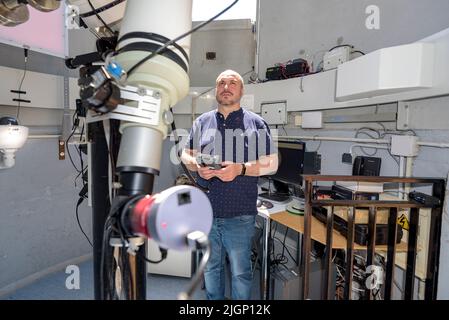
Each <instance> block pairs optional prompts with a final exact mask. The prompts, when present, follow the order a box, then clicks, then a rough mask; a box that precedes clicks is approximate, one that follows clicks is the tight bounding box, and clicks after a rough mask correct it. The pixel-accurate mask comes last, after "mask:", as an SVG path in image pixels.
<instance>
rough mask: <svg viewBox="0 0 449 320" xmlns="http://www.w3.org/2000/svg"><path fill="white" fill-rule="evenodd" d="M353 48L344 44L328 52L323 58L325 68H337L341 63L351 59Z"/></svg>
mask: <svg viewBox="0 0 449 320" xmlns="http://www.w3.org/2000/svg"><path fill="white" fill-rule="evenodd" d="M351 50H352V48H351V47H350V46H344V47H338V48H335V49H334V50H331V51H329V52H326V54H325V55H324V58H323V70H330V69H335V68H337V67H338V66H339V65H340V64H342V63H345V62H347V61H349V59H350V57H351Z"/></svg>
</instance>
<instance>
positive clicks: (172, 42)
mask: <svg viewBox="0 0 449 320" xmlns="http://www.w3.org/2000/svg"><path fill="white" fill-rule="evenodd" d="M237 2H239V0H235V1H234V2H233V3H231V4H230V5H229V6H228V7H226V8H225V9H224V10H222V11H221V12H219V13H218V14H216V15H215V16H213V17H212V18H210V19H209V20H206V21H204V22H202V23H200V24H199V25H197V26H196V27H194V28H192V29H191V30H190V31H187V32H186V33H183V34H181V35H180V36H178V37H176V38H175V39H173V40H170V41H168V42H167V43H165V45H163V46H162V47H160V48H159V49H158V50H156V51H154V52H152V53H150V54H149V55H148V56H146V57H145V58H143V59H142V60H140V61H138V62H137V63H136V64H135V65H134V66H132V67H131V68H130V69H129V70H128V72H127V75H128V76H130V75H131V74H132V73H133V72H134V71H135V70H136V69H137V68H138V67H139V66H141V65H142V64H143V63H145V62H146V61H148V60H150V59H151V58H153V57H155V56H156V55H158V54H159V53H161V52H162V51H165V49H167V47H169V46H171V45H173V44H174V43H176V42H177V41H179V40H181V39H183V38H185V37H187V36H188V35H190V34H192V33H194V32H195V31H197V30H199V29H201V28H202V27H204V26H205V25H207V24H209V23H210V22H212V21H213V20H215V19H216V18H218V17H219V16H221V15H222V14H223V13H225V12H226V11H228V10H229V9H231V8H232V7H233V6H234V5H235V4H236V3H237Z"/></svg>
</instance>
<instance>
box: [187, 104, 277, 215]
mask: <svg viewBox="0 0 449 320" xmlns="http://www.w3.org/2000/svg"><path fill="white" fill-rule="evenodd" d="M188 146H189V148H190V149H191V150H196V151H197V152H201V153H205V154H209V155H218V156H219V157H220V159H221V161H232V162H235V163H243V162H249V161H255V160H258V159H259V158H260V156H263V155H269V154H271V153H275V150H274V149H275V148H274V145H273V140H272V138H271V133H270V129H269V127H268V125H267V123H266V122H265V120H264V119H263V118H262V117H260V116H259V115H257V114H255V113H253V112H250V111H247V110H245V109H243V108H240V109H239V110H237V111H234V112H232V113H230V114H229V115H228V117H227V118H226V119H225V118H224V116H223V115H222V114H221V113H219V112H218V111H217V110H213V111H210V112H207V113H204V114H202V115H201V116H200V117H198V119H196V121H195V122H194V124H193V127H192V129H191V131H190V136H189V141H188ZM258 179H259V178H258V177H250V176H240V175H239V176H237V177H236V178H235V179H234V180H233V181H230V182H223V181H221V180H220V179H219V178H217V177H214V178H211V179H209V180H204V179H202V178H201V177H198V183H199V184H200V185H202V186H204V187H206V188H208V189H209V192H208V197H209V200H210V202H211V204H212V208H213V211H214V217H216V218H231V217H236V216H240V215H256V214H257V207H256V201H257V182H258Z"/></svg>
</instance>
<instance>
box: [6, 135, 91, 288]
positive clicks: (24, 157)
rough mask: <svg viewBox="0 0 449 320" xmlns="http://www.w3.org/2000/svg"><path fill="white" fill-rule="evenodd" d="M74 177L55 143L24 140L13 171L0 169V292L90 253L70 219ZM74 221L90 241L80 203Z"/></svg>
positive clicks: (86, 211)
mask: <svg viewBox="0 0 449 320" xmlns="http://www.w3.org/2000/svg"><path fill="white" fill-rule="evenodd" d="M75 176H76V173H75V171H74V169H73V168H72V166H71V164H70V163H69V161H68V160H66V161H59V160H58V141H57V140H56V139H45V140H33V139H30V140H28V141H27V143H26V144H25V146H24V147H23V148H22V149H20V150H19V151H18V152H17V153H16V164H15V166H14V167H13V168H10V169H7V170H0V190H1V193H0V202H1V208H0V212H1V214H0V228H1V229H0V230H1V232H0V243H1V245H0V270H1V272H0V288H2V287H5V286H7V285H11V284H13V283H16V282H17V281H19V280H22V279H24V278H26V277H29V276H32V275H33V274H35V273H37V272H41V271H42V270H45V269H47V268H50V267H51V266H54V265H56V264H59V263H62V262H64V261H67V260H70V259H73V258H75V257H79V256H82V255H86V254H88V253H90V252H91V248H90V245H89V243H88V242H87V240H86V239H85V238H84V236H83V235H82V233H81V231H80V230H79V228H78V225H77V222H76V219H75V204H76V201H77V200H78V192H79V190H80V189H81V182H80V180H78V184H77V186H78V187H77V188H76V187H75V186H74V179H75ZM79 217H80V221H81V224H82V226H83V227H84V230H85V231H86V233H87V234H88V235H89V237H90V238H91V239H92V235H91V211H90V209H89V208H88V207H87V206H86V201H85V202H84V203H83V204H82V205H81V206H80V210H79ZM61 286H64V283H61Z"/></svg>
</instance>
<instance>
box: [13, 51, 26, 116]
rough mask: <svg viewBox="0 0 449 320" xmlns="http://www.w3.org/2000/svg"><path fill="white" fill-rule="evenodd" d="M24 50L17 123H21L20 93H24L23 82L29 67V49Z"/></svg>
mask: <svg viewBox="0 0 449 320" xmlns="http://www.w3.org/2000/svg"><path fill="white" fill-rule="evenodd" d="M23 50H24V51H23V53H24V56H25V58H24V67H23V75H22V80H20V85H19V89H18V91H19V99H17V100H18V101H17V103H18V105H17V114H16V119H17V121H19V114H20V100H21V99H20V92H21V91H22V85H23V80H24V79H25V75H26V73H27V65H28V49H27V48H24V49H23Z"/></svg>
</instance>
